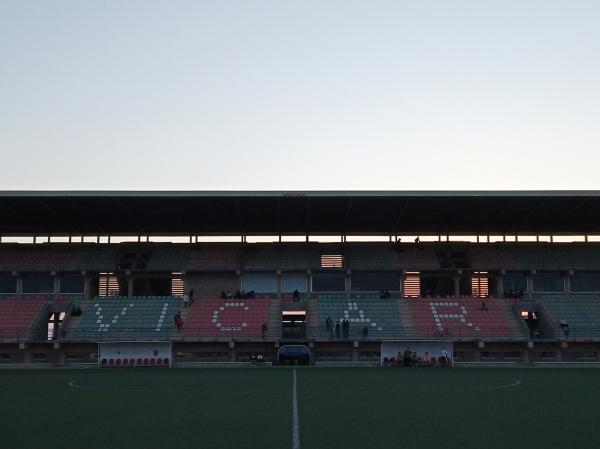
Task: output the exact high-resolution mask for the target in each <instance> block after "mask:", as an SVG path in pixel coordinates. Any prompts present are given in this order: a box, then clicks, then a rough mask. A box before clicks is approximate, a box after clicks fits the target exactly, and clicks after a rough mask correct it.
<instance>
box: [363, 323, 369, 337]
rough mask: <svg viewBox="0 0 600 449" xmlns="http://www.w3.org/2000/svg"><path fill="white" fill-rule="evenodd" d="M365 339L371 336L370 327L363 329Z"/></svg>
mask: <svg viewBox="0 0 600 449" xmlns="http://www.w3.org/2000/svg"><path fill="white" fill-rule="evenodd" d="M362 334H363V338H367V337H368V335H369V326H365V327H363V328H362Z"/></svg>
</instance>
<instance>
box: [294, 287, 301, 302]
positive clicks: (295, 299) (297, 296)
mask: <svg viewBox="0 0 600 449" xmlns="http://www.w3.org/2000/svg"><path fill="white" fill-rule="evenodd" d="M292 299H293V300H294V301H300V292H299V291H298V289H296V290H294V293H292Z"/></svg>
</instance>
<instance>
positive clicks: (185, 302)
mask: <svg viewBox="0 0 600 449" xmlns="http://www.w3.org/2000/svg"><path fill="white" fill-rule="evenodd" d="M189 304H190V297H189V296H188V295H183V308H184V309H187V308H188V306H189Z"/></svg>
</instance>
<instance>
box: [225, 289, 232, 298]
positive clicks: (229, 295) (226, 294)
mask: <svg viewBox="0 0 600 449" xmlns="http://www.w3.org/2000/svg"><path fill="white" fill-rule="evenodd" d="M225 298H226V299H232V298H233V296H232V295H231V291H230V290H227V292H225Z"/></svg>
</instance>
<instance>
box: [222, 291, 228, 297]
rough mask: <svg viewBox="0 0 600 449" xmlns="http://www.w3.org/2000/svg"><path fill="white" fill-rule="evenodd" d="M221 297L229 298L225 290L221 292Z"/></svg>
mask: <svg viewBox="0 0 600 449" xmlns="http://www.w3.org/2000/svg"><path fill="white" fill-rule="evenodd" d="M221 299H227V293H225V290H223V291H222V292H221Z"/></svg>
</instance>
